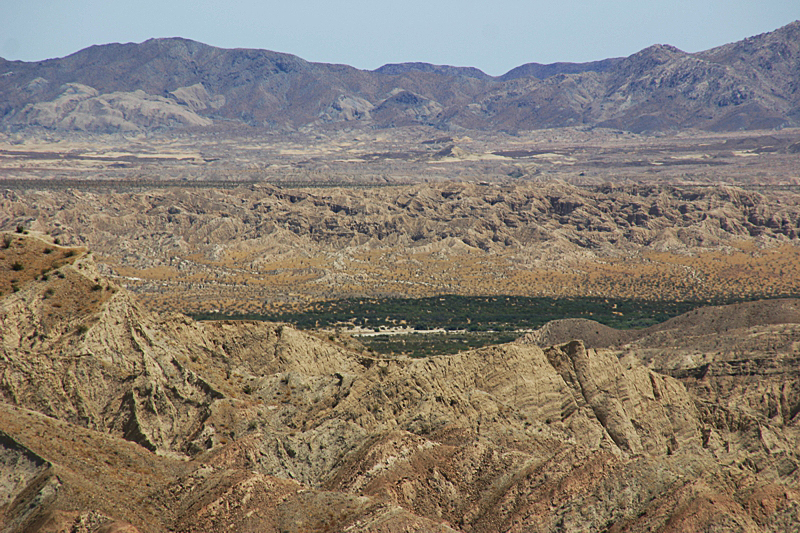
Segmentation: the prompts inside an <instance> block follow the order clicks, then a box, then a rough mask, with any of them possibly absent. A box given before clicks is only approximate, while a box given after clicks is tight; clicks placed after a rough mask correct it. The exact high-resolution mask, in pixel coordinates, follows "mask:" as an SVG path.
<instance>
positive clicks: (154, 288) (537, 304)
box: [0, 22, 800, 533]
mask: <svg viewBox="0 0 800 533" xmlns="http://www.w3.org/2000/svg"><path fill="white" fill-rule="evenodd" d="M0 231H1V232H2V234H1V235H0V238H2V242H1V243H0V337H1V340H0V342H1V343H2V345H1V346H0V532H2V533H12V532H14V533H15V532H23V531H25V532H36V533H46V532H47V533H55V532H59V533H61V532H64V533H67V532H69V533H151V532H152V533H157V532H166V531H178V532H186V533H189V532H198V533H199V532H212V531H241V532H249V531H252V532H256V531H258V532H270V531H274V532H310V531H319V532H322V531H330V532H338V531H348V532H360V531H363V532H367V531H381V532H406V531H420V532H422V531H440V532H445V531H459V532H469V533H478V532H487V533H488V532H498V531H509V532H534V531H536V532H556V531H597V532H600V531H604V532H609V533H610V532H620V533H621V532H631V533H633V532H645V531H658V532H664V533H666V532H698V531H706V532H712V531H713V532H722V531H741V532H761V531H770V532H783V531H794V530H798V528H800V469H798V465H799V464H800V299H798V298H800V22H795V23H792V24H790V25H788V26H785V27H783V28H780V29H777V30H775V31H774V32H770V33H767V34H763V35H759V36H755V37H752V38H748V39H745V40H743V41H740V42H736V43H730V44H727V45H723V46H720V47H717V48H713V49H710V50H707V51H703V52H698V53H694V54H689V53H685V52H682V51H681V50H678V49H677V48H674V47H671V46H668V45H655V46H652V47H650V48H647V49H645V50H642V51H641V52H639V53H637V54H634V55H632V56H630V57H626V58H611V59H607V60H604V61H598V62H594V63H582V64H573V63H556V64H551V65H540V64H536V63H530V64H526V65H522V66H520V67H518V68H515V69H513V70H511V71H510V72H508V73H506V74H505V75H503V76H497V77H493V76H489V75H487V74H484V73H483V72H481V71H480V70H478V69H473V68H462V67H448V66H440V65H429V64H425V63H403V64H390V65H385V66H384V67H381V68H379V69H377V70H374V71H364V70H358V69H355V68H352V67H348V66H345V65H328V64H322V63H311V62H307V61H305V60H303V59H300V58H298V57H296V56H291V55H288V54H279V53H275V52H269V51H265V50H249V49H221V48H215V47H211V46H207V45H204V44H201V43H197V42H194V41H189V40H185V39H154V40H150V41H146V42H144V43H141V44H112V45H102V46H93V47H90V48H88V49H85V50H82V51H80V52H77V53H75V54H73V55H70V56H68V57H65V58H59V59H52V60H47V61H41V62H35V63H26V62H21V61H6V60H3V59H0Z"/></svg>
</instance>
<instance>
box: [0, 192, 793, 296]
mask: <svg viewBox="0 0 800 533" xmlns="http://www.w3.org/2000/svg"><path fill="white" fill-rule="evenodd" d="M0 213H6V215H5V217H4V218H0V229H8V230H13V229H14V228H16V227H17V226H19V225H22V226H24V227H29V228H31V229H33V230H37V231H41V232H44V233H48V234H50V235H52V236H56V237H58V238H60V239H61V240H62V241H63V242H65V243H71V244H74V245H84V246H88V247H89V248H91V249H92V250H94V251H95V252H96V253H97V254H98V257H99V261H98V262H100V263H102V268H103V269H104V270H103V271H104V272H105V273H106V274H108V275H110V276H118V277H115V278H113V279H116V280H118V281H119V282H121V283H126V284H128V285H129V286H130V287H132V288H136V290H137V291H142V292H147V293H150V294H154V295H163V300H162V302H163V305H168V306H170V307H169V308H170V309H173V310H180V311H186V310H187V307H181V308H178V307H176V306H175V303H176V302H178V303H182V304H185V305H188V306H194V305H198V307H199V304H195V302H198V301H200V302H203V301H207V302H209V303H208V306H212V305H213V307H211V308H223V309H224V308H226V307H230V308H234V304H233V303H231V302H232V301H236V302H237V304H236V305H239V304H241V305H247V306H250V308H249V310H250V311H260V306H261V304H262V302H264V301H271V300H273V299H278V300H282V301H292V299H295V298H296V295H295V296H292V293H296V292H298V291H301V290H302V291H303V292H304V294H306V295H311V296H313V297H314V298H332V297H343V296H345V297H346V296H353V295H362V294H369V295H387V294H389V295H395V296H415V295H417V296H421V295H426V296H431V295H434V294H437V293H456V294H520V295H526V296H553V295H554V296H567V295H568V296H581V295H599V296H604V297H622V298H642V297H646V298H648V299H664V300H686V299H698V298H704V299H706V298H718V297H724V298H731V297H733V298H740V297H742V296H750V297H754V296H755V297H763V296H773V295H775V296H777V295H791V294H796V293H797V292H798V291H800V285H798V281H799V280H800V271H798V268H800V262H799V261H798V260H797V259H796V258H797V255H798V253H799V252H798V247H797V246H795V245H794V244H796V243H797V238H798V232H800V198H798V196H797V195H796V194H795V193H792V192H791V191H783V192H782V194H781V197H780V198H773V197H771V196H769V195H766V194H760V193H756V192H753V191H748V190H743V189H739V188H736V187H706V186H625V187H622V186H620V187H613V186H607V187H597V188H584V187H575V186H571V185H568V184H565V183H563V182H550V183H547V184H527V185H522V184H521V185H515V186H485V185H474V184H456V183H445V184H432V185H418V186H407V187H406V186H404V187H386V188H376V189H369V190H359V189H344V188H340V189H339V188H336V189H288V188H279V187H274V186H269V185H251V186H242V187H237V188H235V189H214V188H185V189H182V188H178V187H170V188H162V189H144V190H141V189H140V190H129V191H119V192H113V191H109V190H103V189H91V188H90V189H88V190H81V189H66V190H49V189H42V190H35V189H28V190H14V191H12V190H8V191H5V192H3V193H0ZM709 254H712V255H709ZM713 254H717V255H713ZM301 288H302V289H301ZM272 291H279V292H280V295H278V294H277V293H275V292H272ZM177 294H182V295H184V297H182V298H180V299H177V300H176V295H177ZM159 298H161V296H159ZM212 300H213V301H214V302H216V303H213V304H212V303H211V301H212ZM170 301H172V303H170ZM203 305H205V304H203ZM190 308H191V307H190ZM191 309H197V308H191ZM239 309H241V308H239ZM242 310H243V309H242Z"/></svg>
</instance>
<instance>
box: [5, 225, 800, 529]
mask: <svg viewBox="0 0 800 533" xmlns="http://www.w3.org/2000/svg"><path fill="white" fill-rule="evenodd" d="M42 243H45V244H49V246H48V247H52V246H53V245H52V243H47V238H46V237H37V236H35V235H33V234H31V235H22V236H15V237H14V240H12V242H11V243H10V245H9V247H8V248H5V249H3V251H2V254H5V255H3V256H2V257H0V261H2V268H4V269H8V268H9V267H8V265H7V263H8V261H9V256H8V254H11V253H12V252H9V250H12V251H15V252H16V255H14V257H15V258H16V257H22V256H24V257H31V254H43V255H52V253H53V252H51V253H50V254H44V251H43V250H42V249H41V246H42ZM27 249H30V251H29V252H26V253H24V254H22V253H21V252H20V250H27ZM63 255H64V254H62V253H60V256H63ZM67 259H69V261H66V262H61V261H59V262H58V265H56V264H53V265H52V268H51V269H49V270H48V271H47V272H46V277H45V276H42V275H36V276H35V277H32V278H31V277H29V278H26V279H25V280H23V279H22V278H20V279H18V281H17V285H16V286H17V289H16V291H12V292H10V293H7V294H5V295H4V296H3V297H2V299H0V328H2V347H1V350H2V351H1V352H0V399H2V401H1V402H0V428H2V429H0V531H3V532H4V533H5V532H17V531H26V532H45V531H47V532H62V531H63V532H68V531H69V532H73V531H82V532H84V531H85V532H91V533H101V532H104V533H109V532H126V533H132V532H137V531H138V532H141V533H146V532H161V531H167V530H169V531H184V532H200V531H222V530H230V529H233V530H236V531H267V532H269V531H275V532H277V531H297V532H301V531H302V532H308V531H320V532H321V531H344V530H346V531H388V532H395V531H396V532H400V531H442V532H444V531H463V532H493V531H520V532H521V531H563V530H565V529H566V530H585V531H595V530H608V531H630V532H638V531H642V532H643V531H653V530H657V531H717V530H719V528H720V527H724V528H725V529H726V530H739V531H787V530H791V529H792V528H796V527H797V525H798V524H800V515H799V514H798V513H800V507H798V503H797V502H798V501H800V500H798V496H800V493H798V491H797V488H798V472H799V471H798V470H797V460H798V458H797V457H796V449H794V448H793V447H792V446H791V443H792V442H794V441H793V439H794V438H796V436H795V432H796V423H795V422H796V414H797V409H796V408H794V407H792V406H795V405H797V404H798V398H797V391H796V390H794V389H793V388H791V387H788V388H787V387H784V388H783V389H782V390H783V391H784V392H783V394H784V401H785V403H786V405H787V406H788V409H787V410H785V411H781V412H782V413H783V416H782V418H780V419H777V418H774V417H771V415H770V414H769V412H768V411H766V410H761V411H758V410H754V411H752V412H748V413H746V414H743V413H742V412H741V410H739V408H738V406H737V405H735V404H732V403H731V400H729V397H728V396H726V395H725V394H724V393H723V392H725V391H727V389H724V390H723V389H720V391H719V392H716V393H714V394H710V395H706V396H704V397H700V395H699V393H697V392H692V391H694V390H696V388H693V387H690V389H689V390H688V391H687V389H686V388H685V387H684V386H683V385H682V384H681V383H680V382H679V381H678V380H676V379H675V378H673V377H668V376H666V375H664V374H660V373H657V372H655V371H653V370H649V369H647V368H646V367H645V366H644V365H643V364H642V362H641V360H640V357H639V356H638V353H637V348H635V347H633V348H631V349H630V350H628V352H627V353H626V354H624V355H623V356H620V355H618V354H617V353H615V352H614V351H609V350H602V349H593V348H587V347H586V346H585V344H584V343H583V342H581V341H578V340H576V341H570V342H567V343H561V344H556V345H553V346H546V347H544V348H541V347H539V346H535V345H533V344H530V343H528V344H525V343H516V344H508V345H501V346H495V347H488V348H483V349H480V350H476V351H472V352H465V353H462V354H459V355H454V356H439V357H434V358H430V359H417V360H414V359H406V358H391V359H383V358H377V357H374V356H373V355H371V354H369V353H367V352H364V351H363V350H362V349H360V348H359V347H358V346H357V345H356V344H353V343H351V342H349V341H347V339H344V338H337V337H331V338H328V337H325V338H324V339H321V338H317V337H314V336H311V335H308V334H306V333H301V332H298V331H295V330H293V329H292V328H291V327H289V326H286V325H280V324H268V323H250V322H218V323H213V322H210V323H196V322H193V321H191V320H188V319H186V318H185V317H182V316H179V315H161V316H156V315H153V314H151V313H150V312H148V311H146V310H145V309H143V308H142V307H141V306H140V305H139V304H137V302H136V301H135V300H134V299H133V298H132V297H131V295H129V294H128V293H127V292H126V291H125V290H124V289H121V288H119V287H117V286H116V285H114V284H113V283H111V282H109V281H108V280H106V279H104V278H103V277H101V276H99V275H98V273H97V270H96V268H95V266H94V263H93V261H92V258H91V256H90V255H87V254H86V253H85V251H80V250H75V251H74V253H73V254H72V255H70V256H69V257H68V258H67ZM24 270H25V269H24V268H23V269H22V270H21V271H24ZM43 278H44V279H43ZM98 287H99V288H98ZM689 319H690V318H686V319H685V320H689ZM793 349H794V350H795V352H796V347H795V348H793ZM751 355H752V354H751ZM770 379H773V380H777V379H778V376H777V374H773V375H772V377H771V378H770ZM770 383H773V382H772V381H771V382H770ZM774 383H775V385H776V386H778V384H779V382H778V381H774ZM712 385H713V383H712ZM787 385H788V383H787ZM741 386H742V387H747V386H749V385H747V384H742V385H741ZM776 390H778V389H776ZM750 397H752V398H755V396H754V395H751V396H750ZM725 413H728V414H730V416H729V417H728V418H725V417H724V416H723V415H724V414H725ZM745 415H746V416H745Z"/></svg>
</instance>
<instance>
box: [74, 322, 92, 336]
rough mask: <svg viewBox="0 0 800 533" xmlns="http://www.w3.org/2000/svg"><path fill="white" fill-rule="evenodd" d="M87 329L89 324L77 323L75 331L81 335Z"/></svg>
mask: <svg viewBox="0 0 800 533" xmlns="http://www.w3.org/2000/svg"><path fill="white" fill-rule="evenodd" d="M87 331H89V326H87V325H86V324H78V327H76V328H75V333H77V334H78V335H83V334H84V333H86V332H87Z"/></svg>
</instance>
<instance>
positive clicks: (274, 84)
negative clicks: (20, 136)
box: [0, 22, 800, 132]
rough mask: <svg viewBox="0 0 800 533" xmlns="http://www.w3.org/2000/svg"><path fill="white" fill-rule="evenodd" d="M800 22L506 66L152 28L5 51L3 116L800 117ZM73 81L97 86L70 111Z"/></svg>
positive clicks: (731, 121) (276, 121) (357, 119)
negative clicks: (48, 56)
mask: <svg viewBox="0 0 800 533" xmlns="http://www.w3.org/2000/svg"><path fill="white" fill-rule="evenodd" d="M799 32H800V22H794V23H792V24H789V25H787V26H785V27H783V28H779V29H778V30H776V31H774V32H771V33H768V34H763V35H758V36H755V37H752V38H749V39H746V40H744V41H740V42H737V43H732V44H728V45H725V46H721V47H719V48H714V49H711V50H708V51H705V52H700V53H697V54H688V53H685V52H682V51H681V50H678V49H677V48H674V47H672V46H666V45H654V46H651V47H649V48H646V49H644V50H642V51H640V52H638V53H636V54H634V55H632V56H630V57H627V58H615V59H607V60H603V61H598V62H593V63H585V64H569V63H555V64H552V65H537V64H535V63H530V64H526V65H522V66H520V67H518V68H516V69H513V70H511V71H510V72H508V73H507V74H505V75H504V76H500V77H498V78H492V77H491V76H488V75H486V74H485V73H483V72H481V71H479V70H477V69H474V68H458V67H450V66H440V65H430V64H426V63H403V64H396V65H385V66H383V67H381V68H379V69H377V70H375V71H371V72H370V71H360V70H357V69H355V68H352V67H348V66H344V65H328V64H317V63H309V62H307V61H304V60H302V59H300V58H298V57H295V56H291V55H288V54H280V53H276V52H270V51H266V50H246V49H235V50H223V49H219V48H214V47H211V46H207V45H204V44H201V43H197V42H193V41H189V40H186V39H151V40H149V41H146V42H144V43H141V44H109V45H103V46H93V47H90V48H87V49H85V50H81V51H80V52H77V53H75V54H72V55H71V56H68V57H65V58H60V59H53V60H48V61H42V62H38V63H23V62H19V61H5V60H2V59H0V75H1V76H0V102H2V104H0V125H2V126H3V127H5V128H11V129H19V128H25V127H30V126H42V127H45V128H49V129H60V130H74V129H78V130H81V129H84V130H90V131H129V130H131V129H153V128H163V127H176V126H179V127H185V126H208V125H209V124H210V121H211V120H214V121H215V123H216V124H217V126H218V127H225V125H226V124H227V125H230V124H235V125H236V127H238V126H240V125H241V124H242V123H244V124H248V125H251V126H258V127H267V128H271V129H287V130H292V129H297V128H303V127H308V126H319V125H321V124H330V123H336V122H346V123H347V125H348V127H352V126H353V124H354V123H363V124H364V125H366V126H370V127H380V128H386V127H396V126H403V125H419V124H424V125H433V126H436V127H437V128H440V129H454V130H458V129H463V128H474V129H479V130H486V131H504V132H507V131H512V132H513V131H520V130H531V129H541V128H552V127H564V126H578V125H589V126H603V127H613V128H622V129H626V130H630V131H634V132H653V131H669V130H680V129H683V128H701V129H706V130H711V131H736V130H740V129H764V128H775V127H782V126H790V125H794V126H796V125H798V116H799V115H798V109H800V100H798V96H797V91H796V87H797V83H798V81H800V80H798V74H797V68H796V66H797V65H796V58H797V56H798V54H800V48H798V42H800V39H798V33H799ZM76 85H80V86H88V87H89V88H92V87H93V88H94V89H90V91H91V90H96V91H97V94H95V95H92V96H88V95H87V96H86V98H85V99H84V100H83V101H82V102H81V103H80V104H79V105H78V106H77V108H76V109H74V110H73V111H70V112H68V113H66V114H65V113H63V112H62V111H63V107H64V105H65V103H66V101H67V100H69V101H71V102H73V103H74V100H75V98H74V95H71V94H69V93H70V91H74V90H75V89H74V88H75V86H76ZM138 91H142V92H141V93H140V92H138ZM128 113H132V114H133V117H134V118H133V120H129V119H128Z"/></svg>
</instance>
